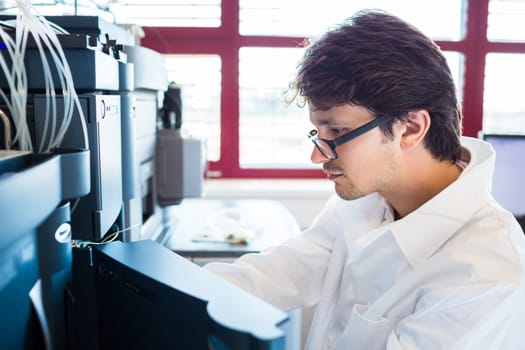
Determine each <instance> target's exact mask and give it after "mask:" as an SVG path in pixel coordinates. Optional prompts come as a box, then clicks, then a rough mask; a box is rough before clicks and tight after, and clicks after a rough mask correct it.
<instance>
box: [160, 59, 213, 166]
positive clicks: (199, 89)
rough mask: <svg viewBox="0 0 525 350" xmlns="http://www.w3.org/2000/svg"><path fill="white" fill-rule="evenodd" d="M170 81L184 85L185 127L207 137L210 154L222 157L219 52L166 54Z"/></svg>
mask: <svg viewBox="0 0 525 350" xmlns="http://www.w3.org/2000/svg"><path fill="white" fill-rule="evenodd" d="M165 65H166V70H167V71H168V81H170V82H175V83H177V85H179V86H180V88H181V99H182V101H183V104H182V128H183V129H185V130H187V131H188V132H189V134H190V135H191V136H193V137H197V138H199V139H201V140H204V141H205V149H206V157H207V159H208V160H210V161H218V160H219V159H220V145H221V143H220V142H221V141H220V137H221V134H220V131H221V126H220V92H221V59H220V57H219V56H217V55H165Z"/></svg>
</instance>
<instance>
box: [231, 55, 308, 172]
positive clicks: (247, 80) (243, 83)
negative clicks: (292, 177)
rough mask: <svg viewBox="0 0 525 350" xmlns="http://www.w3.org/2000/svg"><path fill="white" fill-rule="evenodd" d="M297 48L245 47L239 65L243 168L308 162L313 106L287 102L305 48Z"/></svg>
mask: <svg viewBox="0 0 525 350" xmlns="http://www.w3.org/2000/svg"><path fill="white" fill-rule="evenodd" d="M303 52H304V50H303V49H298V48H254V47H251V48H242V49H241V50H240V65H239V99H240V101H239V103H240V120H239V126H240V146H239V148H240V156H239V162H240V166H241V167H242V168H309V167H314V165H313V164H311V162H310V153H311V151H312V144H311V142H310V141H309V140H308V139H307V137H306V133H307V132H308V131H309V130H310V129H311V128H312V126H311V124H310V122H309V118H308V111H307V109H306V108H299V107H298V106H297V105H296V104H295V103H292V104H287V103H286V102H285V101H284V98H283V93H284V92H285V91H286V88H287V87H288V84H289V82H290V80H291V79H292V75H293V73H294V71H295V66H296V64H297V62H298V60H299V58H300V57H301V55H302V54H303Z"/></svg>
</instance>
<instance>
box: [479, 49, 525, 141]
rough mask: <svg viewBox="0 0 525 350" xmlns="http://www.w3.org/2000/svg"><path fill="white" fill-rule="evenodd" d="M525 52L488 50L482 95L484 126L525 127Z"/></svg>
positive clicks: (513, 130) (506, 130)
mask: <svg viewBox="0 0 525 350" xmlns="http://www.w3.org/2000/svg"><path fill="white" fill-rule="evenodd" d="M523 81H525V54H510V53H497V54H496V53H493V54H488V55H487V58H486V67H485V91H484V96H483V130H484V131H485V132H492V133H498V132H502V133H517V132H520V131H521V132H523V131H525V99H524V98H523V87H522V86H523Z"/></svg>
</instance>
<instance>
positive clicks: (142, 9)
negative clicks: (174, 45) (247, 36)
mask: <svg viewBox="0 0 525 350" xmlns="http://www.w3.org/2000/svg"><path fill="white" fill-rule="evenodd" d="M113 7H114V8H113V10H114V12H116V13H119V14H121V16H120V17H119V18H117V22H118V23H130V24H138V25H141V26H150V27H212V28H217V27H220V25H221V0H155V1H154V2H151V1H148V0H121V1H119V2H116V3H115V4H113ZM117 8H118V10H117Z"/></svg>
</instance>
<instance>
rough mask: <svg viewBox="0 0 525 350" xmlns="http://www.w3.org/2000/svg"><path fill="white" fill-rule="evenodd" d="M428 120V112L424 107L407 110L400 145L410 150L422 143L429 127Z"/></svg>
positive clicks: (429, 120)
mask: <svg viewBox="0 0 525 350" xmlns="http://www.w3.org/2000/svg"><path fill="white" fill-rule="evenodd" d="M430 122H431V119H430V114H429V113H428V111H427V110H425V109H420V110H416V111H412V112H408V117H407V119H406V122H405V123H404V126H405V131H404V132H403V134H402V135H401V147H402V148H403V149H406V150H410V149H413V148H414V147H416V146H417V145H418V144H420V143H422V142H423V139H424V138H425V135H426V134H427V132H428V129H429V128H430Z"/></svg>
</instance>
